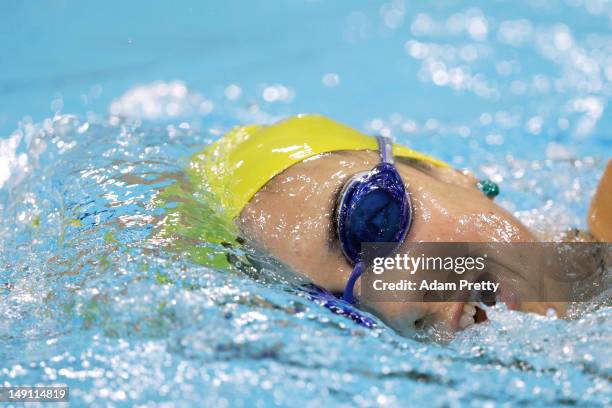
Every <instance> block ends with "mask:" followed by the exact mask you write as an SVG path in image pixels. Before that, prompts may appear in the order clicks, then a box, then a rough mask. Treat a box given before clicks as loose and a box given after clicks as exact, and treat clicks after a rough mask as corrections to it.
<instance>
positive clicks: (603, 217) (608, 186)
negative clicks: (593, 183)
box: [587, 160, 612, 242]
mask: <svg viewBox="0 0 612 408" xmlns="http://www.w3.org/2000/svg"><path fill="white" fill-rule="evenodd" d="M611 208H612V160H609V161H608V165H607V166H606V169H605V170H604V173H603V176H601V179H600V180H599V185H598V186H597V191H595V195H594V196H593V199H592V200H591V206H590V207H589V213H588V216H587V223H588V225H589V229H590V230H591V234H593V235H594V236H595V237H596V238H597V239H598V240H599V241H602V242H612V211H610V209H611Z"/></svg>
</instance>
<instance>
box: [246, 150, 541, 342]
mask: <svg viewBox="0 0 612 408" xmlns="http://www.w3.org/2000/svg"><path fill="white" fill-rule="evenodd" d="M379 161H380V159H379V156H378V153H377V152H373V151H342V152H334V153H327V154H322V155H319V156H315V157H312V158H310V159H307V160H304V161H303V162H301V163H298V164H296V165H294V166H292V167H290V168H289V169H287V170H285V171H284V172H283V173H281V174H279V175H277V176H276V177H274V178H273V179H271V180H270V181H269V182H268V183H267V184H266V185H265V186H264V187H263V188H262V189H261V190H260V191H259V192H258V193H257V194H256V195H255V196H254V197H253V199H252V200H251V201H250V202H249V204H248V205H247V206H246V207H245V208H244V210H243V211H242V213H241V216H240V219H239V226H240V228H241V229H242V231H243V232H244V233H245V234H246V235H247V236H249V237H251V238H253V239H254V241H255V242H256V243H257V244H259V245H261V246H263V247H264V249H266V250H268V251H269V252H271V253H272V254H273V255H274V256H276V257H277V258H279V259H280V260H282V261H283V262H285V263H286V264H287V265H288V266H290V267H291V268H293V269H294V270H296V271H298V272H299V273H302V274H304V275H306V276H308V277H309V278H310V279H311V280H312V281H313V282H314V283H315V284H317V285H319V286H321V287H324V288H326V289H327V290H329V291H331V292H342V290H343V289H344V285H345V283H346V280H347V278H348V276H349V275H350V273H351V270H352V266H351V265H350V264H349V262H348V261H347V260H346V258H345V257H344V256H343V254H342V252H341V249H340V245H339V242H338V239H337V237H336V236H335V233H334V224H333V219H332V217H333V213H334V207H335V204H336V198H337V195H338V193H339V191H340V190H341V189H342V186H343V185H344V183H345V182H346V181H347V179H348V178H350V177H351V176H353V175H354V174H356V173H358V172H362V171H368V170H370V169H372V168H373V167H374V166H375V165H376V164H378V163H379ZM396 167H397V169H398V171H399V173H400V175H401V176H402V179H403V181H404V183H405V185H406V190H407V191H408V192H409V193H410V196H411V199H412V203H413V207H414V216H413V222H412V227H411V229H410V231H409V232H408V235H407V236H406V239H405V243H404V245H408V243H410V242H533V241H534V240H535V238H534V236H533V235H532V234H531V233H530V232H529V230H528V229H527V228H526V227H525V226H524V225H522V224H521V223H520V222H519V221H518V220H516V219H515V218H514V217H513V216H512V215H510V214H509V213H507V212H506V211H505V210H503V209H502V208H501V207H499V206H497V205H496V204H495V203H494V202H493V201H492V200H490V199H488V198H487V197H486V196H485V195H484V194H482V192H480V191H479V190H478V188H477V187H476V182H477V180H476V179H474V178H473V177H472V176H469V175H465V174H462V173H459V172H457V171H455V170H453V169H450V168H430V167H425V166H420V165H414V164H407V163H402V162H401V161H400V160H396ZM400 252H401V248H400ZM356 293H359V287H357V289H356ZM361 303H362V305H363V306H364V307H366V308H367V309H369V310H370V311H372V312H373V313H374V314H376V315H378V316H379V317H380V318H381V319H382V320H384V321H385V322H386V323H387V324H389V325H390V326H392V327H393V328H395V329H396V330H398V331H399V332H401V333H404V332H411V331H413V330H414V329H415V328H416V329H419V328H421V327H423V326H427V325H429V324H434V323H443V324H444V325H445V326H446V327H448V328H449V329H451V330H457V329H461V328H465V327H466V326H468V325H469V324H468V323H470V322H469V319H467V318H463V320H462V317H463V315H464V314H465V315H467V316H468V317H469V316H470V315H473V313H472V312H473V307H472V306H470V305H468V304H465V303H450V302H447V303H429V302H428V303H421V302H408V303H407V302H404V303H402V302H373V303H370V304H368V303H367V301H366V302H364V301H362V302H361ZM512 306H513V307H514V308H521V309H522V310H525V311H535V312H539V313H545V312H546V310H547V309H548V308H549V307H550V306H551V305H549V304H536V303H529V304H527V303H526V304H523V305H512Z"/></svg>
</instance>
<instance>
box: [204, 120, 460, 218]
mask: <svg viewBox="0 0 612 408" xmlns="http://www.w3.org/2000/svg"><path fill="white" fill-rule="evenodd" d="M339 150H378V144H377V140H376V138H375V137H372V136H367V135H364V134H363V133H361V132H358V131H357V130H355V129H351V128H349V127H347V126H344V125H341V124H339V123H337V122H334V121H333V120H331V119H328V118H326V117H324V116H319V115H301V116H294V117H291V118H289V119H286V120H284V121H281V122H278V123H276V124H274V125H271V126H260V125H250V126H242V127H236V128H234V129H232V130H231V131H229V132H228V133H227V134H226V135H225V136H223V137H222V138H221V139H219V140H218V141H217V142H215V143H213V144H212V145H210V146H209V147H207V148H206V149H205V150H204V151H203V152H202V153H201V154H199V155H197V161H194V162H192V166H195V167H196V168H194V170H196V171H198V172H203V173H204V174H203V176H204V177H205V178H206V180H207V183H208V184H209V186H210V190H211V192H212V193H214V194H215V195H216V196H217V197H218V199H219V201H220V203H221V205H222V207H223V209H224V210H225V212H226V214H227V215H228V216H230V217H231V218H235V217H237V216H238V215H239V214H240V212H241V211H242V209H243V208H244V206H245V205H246V204H247V203H248V202H249V200H251V198H253V196H254V195H255V193H257V191H259V189H261V188H262V187H263V186H264V185H265V184H266V183H267V182H268V181H269V180H270V179H271V178H272V177H274V176H276V175H277V174H279V173H281V172H283V171H284V170H285V169H287V168H289V167H291V166H292V165H294V164H296V163H299V162H301V161H302V160H304V159H307V158H309V157H312V156H315V155H318V154H321V153H327V152H334V151H339ZM393 155H394V156H395V157H405V158H408V159H414V160H420V161H423V162H427V163H430V164H432V165H434V166H438V167H447V166H448V164H446V163H445V162H443V161H440V160H437V159H434V158H433V157H430V156H427V155H425V154H423V153H420V152H417V151H416V150H412V149H409V148H407V147H405V146H401V145H397V144H396V145H393Z"/></svg>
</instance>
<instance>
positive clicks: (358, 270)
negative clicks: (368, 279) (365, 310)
mask: <svg viewBox="0 0 612 408" xmlns="http://www.w3.org/2000/svg"><path fill="white" fill-rule="evenodd" d="M364 270H365V265H364V263H363V262H357V263H356V264H355V267H354V268H353V272H351V276H349V278H348V280H347V281H346V286H345V287H344V293H343V294H342V300H344V301H345V302H347V303H350V304H351V305H352V304H355V297H354V296H353V291H354V290H355V283H357V280H358V279H359V278H360V277H361V274H362V273H363V271H364Z"/></svg>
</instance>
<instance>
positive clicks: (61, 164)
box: [0, 0, 612, 407]
mask: <svg viewBox="0 0 612 408" xmlns="http://www.w3.org/2000/svg"><path fill="white" fill-rule="evenodd" d="M2 9H3V12H2V13H0V50H2V51H1V52H0V74H1V75H0V237H2V239H1V240H0V385H33V384H66V385H69V386H70V397H71V402H72V404H74V405H75V406H83V405H91V406H134V405H138V406H158V405H160V406H215V407H216V406H232V407H234V406H249V407H250V406H269V405H273V404H276V405H280V406H296V405H300V406H301V405H305V406H320V405H321V404H334V405H340V406H355V405H356V406H406V405H412V406H430V405H433V406H455V405H467V406H505V405H507V406H514V405H536V406H543V405H555V406H563V405H572V406H609V405H610V404H611V403H612V401H611V400H612V387H611V384H610V378H611V374H612V367H611V363H610V361H611V359H610V357H611V355H610V349H611V348H610V344H611V340H612V330H611V324H610V323H611V319H612V310H611V309H610V307H609V306H608V304H609V293H604V294H603V295H602V296H601V297H600V298H599V299H596V301H594V302H593V304H589V305H582V306H579V307H577V308H576V310H575V311H574V313H573V315H574V316H575V318H574V319H573V320H570V321H564V320H559V319H556V318H555V317H554V316H547V317H540V316H533V315H524V314H520V313H515V312H510V311H507V310H504V309H503V308H502V309H492V310H490V311H489V316H490V318H491V322H490V323H488V324H483V325H478V326H477V327H474V328H472V329H470V330H467V331H466V332H463V333H461V334H459V335H458V337H457V338H456V339H454V340H453V341H451V342H450V343H447V344H439V343H436V342H431V341H426V340H422V339H411V338H404V337H401V336H399V335H397V334H396V333H394V332H393V331H392V330H390V329H388V328H386V327H385V326H384V325H382V324H380V323H379V327H378V328H377V329H375V330H368V329H365V328H363V327H361V326H358V325H356V324H354V323H353V322H352V321H350V320H348V319H346V318H343V317H342V316H337V315H334V314H333V313H331V312H330V311H329V310H327V309H325V308H323V307H320V306H318V305H317V304H314V303H312V302H309V301H307V300H306V299H304V297H303V296H302V295H301V294H300V293H299V291H297V290H295V288H296V286H295V282H294V280H295V279H296V278H295V276H294V275H293V274H292V272H291V271H289V270H287V269H286V268H284V267H283V266H282V265H280V264H278V263H277V262H275V261H274V260H273V259H271V258H270V257H269V256H268V255H267V254H265V253H261V252H257V251H255V250H252V249H249V248H246V247H240V246H235V247H234V248H233V249H228V248H227V246H224V245H222V244H220V243H219V242H218V241H219V240H215V239H211V238H210V235H206V234H204V235H203V236H201V237H199V238H198V239H193V238H192V237H185V236H180V235H176V236H173V237H172V239H168V237H161V236H160V234H159V231H160V229H162V228H163V226H164V225H167V224H168V223H171V222H173V220H171V219H169V214H170V213H171V209H172V208H173V207H174V206H176V205H178V204H177V202H172V200H169V201H168V200H166V201H165V202H164V204H163V205H162V204H160V196H161V195H163V192H164V191H166V189H168V188H169V187H172V186H176V185H180V183H182V182H184V181H185V179H186V176H185V173H184V168H185V166H186V165H187V163H188V159H189V156H190V155H192V154H193V153H196V152H198V151H200V150H201V149H202V148H203V146H205V145H206V144H208V143H210V142H211V141H213V140H215V139H216V138H218V137H220V135H222V134H223V132H224V131H226V130H228V129H229V128H231V127H232V126H234V125H236V124H241V123H249V122H258V123H271V122H273V121H275V120H278V119H281V118H283V117H286V116H288V115H292V114H297V113H301V112H314V113H323V114H326V115H329V116H331V117H333V118H334V119H337V120H340V121H343V122H345V123H348V124H350V125H352V126H355V127H357V128H359V129H361V130H364V131H366V132H370V133H380V134H385V135H390V136H392V137H394V138H396V139H397V140H398V141H400V142H403V143H406V144H409V145H411V146H414V147H416V148H419V149H423V150H425V151H427V152H428V153H431V154H434V155H437V156H439V157H441V158H443V159H445V160H448V161H449V162H451V163H452V164H453V165H455V166H457V167H467V168H470V169H472V170H473V171H475V172H476V173H477V175H479V176H481V177H488V178H491V179H492V180H494V181H496V182H498V183H499V184H500V185H501V188H502V194H501V195H500V197H499V202H500V203H501V204H502V205H503V206H504V207H505V208H507V209H509V210H510V211H512V212H513V213H514V214H515V215H516V216H517V217H519V218H520V219H521V220H522V221H523V222H524V223H526V224H527V225H528V226H529V227H531V228H532V229H533V230H534V231H535V232H536V233H538V234H539V235H540V236H541V237H542V238H546V239H550V238H554V237H558V236H559V234H562V232H563V231H564V230H565V229H566V228H569V227H579V228H585V227H586V222H585V219H584V215H585V213H586V210H587V208H588V203H589V199H590V197H591V195H592V193H593V191H594V189H595V186H596V183H597V180H598V178H599V176H600V175H601V173H602V171H603V169H604V166H605V163H606V161H607V159H608V158H609V157H610V156H611V153H612V134H611V132H610V127H611V125H612V115H610V113H609V109H610V108H609V106H608V105H609V100H610V96H611V95H612V34H611V32H612V31H611V25H612V2H610V1H606V0H565V1H547V0H535V1H498V0H493V1H491V0H490V1H475V2H474V1H473V2H460V1H446V0H439V1H429V2H417V1H401V0H393V1H389V2H380V1H376V2H375V1H367V2H366V1H334V2H323V1H298V0H292V1H288V0H287V1H275V2H271V1H263V0H261V1H259V0H258V1H249V2H245V1H225V2H196V1H188V2H180V3H172V2H161V1H153V2H119V1H105V2H89V1H67V0H64V1H60V0H54V1H47V2H44V3H39V2H6V3H4V4H3V5H2ZM186 197H187V198H185V200H186V202H188V203H189V204H190V205H192V206H194V207H195V208H198V209H201V211H197V212H196V213H194V214H193V219H192V220H191V222H192V223H193V224H194V225H198V226H204V227H203V228H204V229H205V230H207V231H212V230H214V231H215V233H218V234H220V235H222V236H232V234H233V233H234V230H233V229H232V227H231V226H228V225H225V224H223V223H217V220H216V219H215V218H214V217H212V216H211V215H210V212H209V210H210V203H209V201H208V199H207V198H206V196H200V195H197V194H196V195H193V196H189V195H187V196H186ZM177 201H178V200H177ZM186 248H187V250H186ZM194 248H199V249H202V248H203V249H205V251H208V252H211V253H215V254H217V255H218V254H221V255H222V256H228V257H229V258H230V259H233V260H234V262H237V263H240V262H244V263H249V262H255V261H256V262H257V263H258V264H259V265H260V266H261V270H260V271H259V273H258V274H257V275H256V276H255V275H252V274H249V273H248V271H247V272H245V270H247V269H248V268H247V269H244V270H240V268H238V270H234V269H232V270H230V269H229V268H228V269H224V268H222V267H215V266H211V265H210V264H209V265H207V264H206V263H205V262H204V263H202V262H194V260H193V259H192V258H191V257H189V256H187V255H188V253H187V252H189V251H188V249H192V250H193V249H194Z"/></svg>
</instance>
